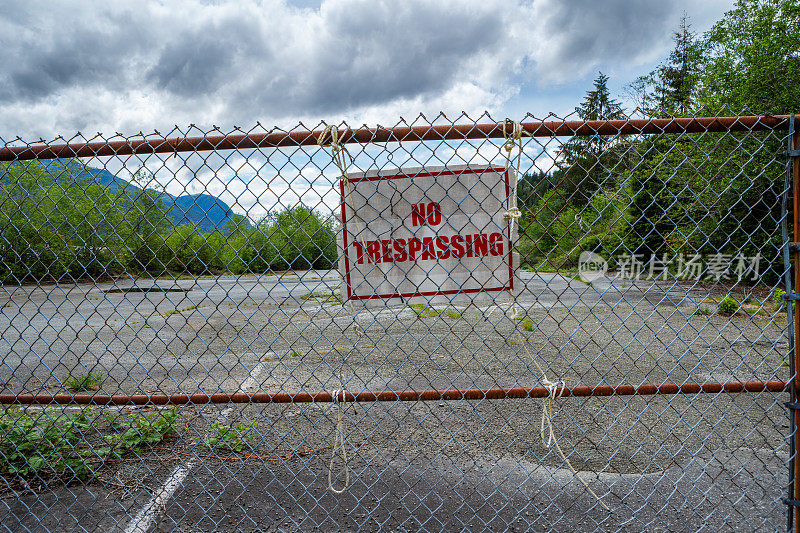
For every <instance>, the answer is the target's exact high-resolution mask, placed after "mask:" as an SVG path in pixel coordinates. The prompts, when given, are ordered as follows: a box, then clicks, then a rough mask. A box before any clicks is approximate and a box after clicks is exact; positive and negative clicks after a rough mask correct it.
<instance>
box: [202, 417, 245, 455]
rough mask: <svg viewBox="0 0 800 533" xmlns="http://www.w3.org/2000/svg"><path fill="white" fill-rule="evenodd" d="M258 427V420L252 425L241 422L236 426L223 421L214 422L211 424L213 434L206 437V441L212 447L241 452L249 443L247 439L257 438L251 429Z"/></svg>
mask: <svg viewBox="0 0 800 533" xmlns="http://www.w3.org/2000/svg"><path fill="white" fill-rule="evenodd" d="M257 427H258V422H253V423H252V424H250V425H247V424H239V425H237V426H236V427H231V426H229V425H227V424H223V423H221V422H214V423H213V424H211V429H212V434H211V436H209V437H208V438H206V440H205V443H206V445H207V446H208V447H210V448H221V449H225V450H230V451H232V452H241V451H242V450H243V449H244V447H245V445H246V444H247V443H246V442H245V441H252V440H253V439H255V437H254V436H253V435H250V434H249V431H250V430H251V429H256V428H257Z"/></svg>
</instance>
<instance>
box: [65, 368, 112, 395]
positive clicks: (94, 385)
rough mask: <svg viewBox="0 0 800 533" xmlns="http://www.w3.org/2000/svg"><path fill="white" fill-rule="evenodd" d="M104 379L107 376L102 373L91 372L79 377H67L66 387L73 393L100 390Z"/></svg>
mask: <svg viewBox="0 0 800 533" xmlns="http://www.w3.org/2000/svg"><path fill="white" fill-rule="evenodd" d="M104 378H105V376H103V374H102V373H100V372H89V373H87V374H78V375H77V376H67V377H66V378H65V379H64V385H65V386H66V387H67V389H69V390H71V391H89V390H100V384H101V383H103V379H104Z"/></svg>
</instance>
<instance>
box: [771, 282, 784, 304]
mask: <svg viewBox="0 0 800 533" xmlns="http://www.w3.org/2000/svg"><path fill="white" fill-rule="evenodd" d="M785 296H786V291H785V290H783V289H781V288H779V287H775V288H774V289H773V290H772V298H773V300H774V301H775V304H776V305H777V306H778V307H783V306H784V305H786V301H785V300H784V297H785Z"/></svg>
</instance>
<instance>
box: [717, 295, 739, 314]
mask: <svg viewBox="0 0 800 533" xmlns="http://www.w3.org/2000/svg"><path fill="white" fill-rule="evenodd" d="M717 309H718V311H719V313H720V314H721V315H732V314H734V313H736V311H738V310H739V302H737V301H736V300H735V299H734V298H731V297H730V296H728V297H727V298H725V299H724V300H722V301H721V302H719V304H717Z"/></svg>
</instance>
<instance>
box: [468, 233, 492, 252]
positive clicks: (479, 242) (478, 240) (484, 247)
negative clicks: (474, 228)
mask: <svg viewBox="0 0 800 533" xmlns="http://www.w3.org/2000/svg"><path fill="white" fill-rule="evenodd" d="M472 246H474V247H475V257H482V256H484V255H486V254H487V253H489V241H488V240H487V239H486V234H485V233H478V234H476V235H475V236H474V237H473V238H472Z"/></svg>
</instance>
